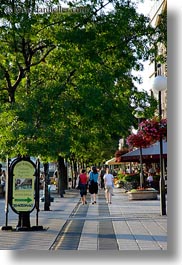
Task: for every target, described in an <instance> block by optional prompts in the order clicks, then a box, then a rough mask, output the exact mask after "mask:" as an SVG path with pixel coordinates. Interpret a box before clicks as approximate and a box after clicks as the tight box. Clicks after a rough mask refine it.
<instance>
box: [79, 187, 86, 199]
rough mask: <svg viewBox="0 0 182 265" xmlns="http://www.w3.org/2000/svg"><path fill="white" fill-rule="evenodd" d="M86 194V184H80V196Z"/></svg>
mask: <svg viewBox="0 0 182 265" xmlns="http://www.w3.org/2000/svg"><path fill="white" fill-rule="evenodd" d="M83 195H87V184H80V196H81V197H83Z"/></svg>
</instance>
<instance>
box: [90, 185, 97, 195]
mask: <svg viewBox="0 0 182 265" xmlns="http://www.w3.org/2000/svg"><path fill="white" fill-rule="evenodd" d="M89 192H90V194H94V193H95V194H97V193H98V183H97V182H92V183H91V184H90V185H89Z"/></svg>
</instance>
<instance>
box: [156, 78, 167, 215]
mask: <svg viewBox="0 0 182 265" xmlns="http://www.w3.org/2000/svg"><path fill="white" fill-rule="evenodd" d="M152 88H153V91H154V92H158V99H159V120H161V118H162V108H161V91H165V90H166V88H167V78H166V77H165V76H159V75H158V76H156V77H155V79H154V81H153V85H152ZM159 143H160V211H161V215H166V195H165V180H164V172H163V141H162V136H160V140H159Z"/></svg>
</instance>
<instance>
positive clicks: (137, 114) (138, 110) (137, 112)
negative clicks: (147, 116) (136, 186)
mask: <svg viewBox="0 0 182 265" xmlns="http://www.w3.org/2000/svg"><path fill="white" fill-rule="evenodd" d="M143 112H144V109H143V108H141V107H139V106H138V107H137V108H136V109H135V115H134V116H135V118H137V119H138V127H139V124H140V120H141V118H142V117H143ZM139 150H140V187H141V188H142V187H143V161H142V147H141V146H140V148H139Z"/></svg>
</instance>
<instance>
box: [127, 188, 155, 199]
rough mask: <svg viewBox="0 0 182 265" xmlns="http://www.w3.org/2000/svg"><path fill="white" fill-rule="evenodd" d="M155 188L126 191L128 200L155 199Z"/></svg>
mask: <svg viewBox="0 0 182 265" xmlns="http://www.w3.org/2000/svg"><path fill="white" fill-rule="evenodd" d="M157 193H158V192H157V191H156V190H136V191H129V192H128V199H129V200H156V199H157Z"/></svg>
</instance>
